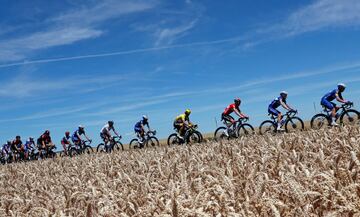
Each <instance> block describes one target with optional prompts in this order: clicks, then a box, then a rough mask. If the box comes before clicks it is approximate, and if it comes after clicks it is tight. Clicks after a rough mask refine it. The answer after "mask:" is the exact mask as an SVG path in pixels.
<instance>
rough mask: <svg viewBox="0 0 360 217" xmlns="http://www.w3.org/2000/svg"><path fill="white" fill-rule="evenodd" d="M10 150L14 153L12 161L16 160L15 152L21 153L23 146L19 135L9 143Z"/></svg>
mask: <svg viewBox="0 0 360 217" xmlns="http://www.w3.org/2000/svg"><path fill="white" fill-rule="evenodd" d="M11 151H12V153H14V155H13V159H14V161H15V160H17V159H16V155H17V154H20V155H22V154H23V152H24V146H23V143H22V141H21V137H20V136H16V137H15V140H13V141H12V143H11Z"/></svg>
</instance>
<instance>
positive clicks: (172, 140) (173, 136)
mask: <svg viewBox="0 0 360 217" xmlns="http://www.w3.org/2000/svg"><path fill="white" fill-rule="evenodd" d="M183 143H184V142H183V141H180V139H179V138H178V136H177V134H176V133H173V134H171V135H170V136H169V137H168V139H167V144H168V146H175V145H181V144H183Z"/></svg>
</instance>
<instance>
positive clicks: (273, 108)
mask: <svg viewBox="0 0 360 217" xmlns="http://www.w3.org/2000/svg"><path fill="white" fill-rule="evenodd" d="M287 96H288V93H287V92H286V91H281V92H280V96H279V97H277V98H275V99H274V100H273V101H272V102H271V103H270V105H269V107H268V112H269V114H272V115H274V116H275V117H277V128H276V130H277V131H282V129H281V126H282V123H281V120H282V113H281V112H280V111H279V110H277V108H278V107H280V106H282V107H283V108H284V109H286V110H288V111H295V110H294V109H292V108H291V107H290V106H289V105H288V104H287V102H286V99H287Z"/></svg>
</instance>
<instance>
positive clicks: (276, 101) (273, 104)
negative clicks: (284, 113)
mask: <svg viewBox="0 0 360 217" xmlns="http://www.w3.org/2000/svg"><path fill="white" fill-rule="evenodd" d="M281 102H283V103H285V104H286V99H284V98H282V97H281V96H279V97H277V98H275V99H274V100H273V101H272V102H271V103H270V105H269V108H273V109H277V108H278V107H279V106H280V105H281Z"/></svg>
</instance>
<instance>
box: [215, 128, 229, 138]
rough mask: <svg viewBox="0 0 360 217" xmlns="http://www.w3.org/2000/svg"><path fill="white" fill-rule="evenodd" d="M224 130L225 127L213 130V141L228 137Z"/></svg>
mask: <svg viewBox="0 0 360 217" xmlns="http://www.w3.org/2000/svg"><path fill="white" fill-rule="evenodd" d="M225 130H226V127H219V128H217V129H216V130H215V133H214V139H215V141H218V142H219V141H221V140H223V139H229V137H227V136H226V135H225Z"/></svg>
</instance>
